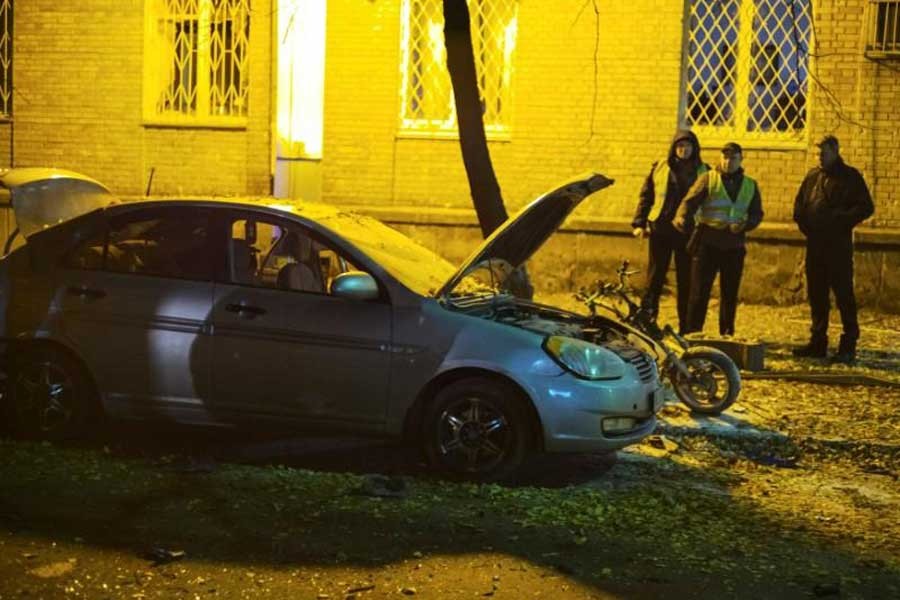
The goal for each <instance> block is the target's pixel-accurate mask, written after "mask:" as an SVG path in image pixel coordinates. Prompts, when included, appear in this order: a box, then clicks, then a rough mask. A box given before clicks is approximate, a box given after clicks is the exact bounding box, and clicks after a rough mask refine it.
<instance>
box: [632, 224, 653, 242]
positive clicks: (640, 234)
mask: <svg viewBox="0 0 900 600" xmlns="http://www.w3.org/2000/svg"><path fill="white" fill-rule="evenodd" d="M649 234H650V232H649V231H647V228H646V227H635V228H634V230H633V231H632V232H631V235H633V236H634V237H636V238H638V239H639V240H640V239H643V238H645V237H647V235H649Z"/></svg>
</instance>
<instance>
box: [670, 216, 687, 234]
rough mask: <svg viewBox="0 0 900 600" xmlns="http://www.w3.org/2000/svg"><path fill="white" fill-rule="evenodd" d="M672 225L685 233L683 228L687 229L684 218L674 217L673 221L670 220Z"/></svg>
mask: <svg viewBox="0 0 900 600" xmlns="http://www.w3.org/2000/svg"><path fill="white" fill-rule="evenodd" d="M672 227H674V228H675V229H677V230H678V231H680V232H681V233H685V230H686V229H687V223H686V222H685V220H684V219H675V220H674V221H672Z"/></svg>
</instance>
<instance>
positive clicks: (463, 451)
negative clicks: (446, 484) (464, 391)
mask: <svg viewBox="0 0 900 600" xmlns="http://www.w3.org/2000/svg"><path fill="white" fill-rule="evenodd" d="M511 445H512V430H511V428H510V426H509V421H508V419H507V417H506V415H505V414H504V413H503V411H502V410H501V409H500V408H499V407H498V406H496V405H495V404H494V403H493V402H491V401H489V400H485V399H484V398H481V397H478V396H464V397H462V398H459V399H458V400H456V401H454V402H453V403H451V404H450V406H448V407H447V409H446V410H444V412H442V413H441V416H440V419H439V421H438V451H439V452H440V453H441V456H443V457H444V460H445V461H447V462H448V463H450V464H452V465H454V466H456V467H457V468H460V469H461V470H463V471H466V472H469V473H483V472H487V471H490V470H491V469H493V468H494V467H496V466H497V465H498V464H500V463H502V462H503V460H505V459H506V457H507V456H508V455H509V452H510V448H511Z"/></svg>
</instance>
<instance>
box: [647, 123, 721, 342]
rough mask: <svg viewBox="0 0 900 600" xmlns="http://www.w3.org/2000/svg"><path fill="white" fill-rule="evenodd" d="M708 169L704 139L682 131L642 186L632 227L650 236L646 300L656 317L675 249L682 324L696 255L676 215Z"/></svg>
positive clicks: (679, 315)
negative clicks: (702, 155) (692, 256)
mask: <svg viewBox="0 0 900 600" xmlns="http://www.w3.org/2000/svg"><path fill="white" fill-rule="evenodd" d="M708 170H709V166H707V165H706V164H704V163H703V161H702V160H701V159H700V142H699V141H698V140H697V136H696V135H694V134H693V133H692V132H690V131H686V130H681V129H680V130H678V131H676V132H675V137H674V138H673V139H672V144H671V146H670V147H669V155H668V156H667V157H666V160H662V161H659V162H656V163H653V167H652V168H651V169H650V174H649V175H648V176H647V179H646V180H645V181H644V187H643V188H641V195H640V201H639V202H638V206H637V210H636V211H635V213H634V219H633V220H632V222H631V226H632V227H633V228H634V235H635V237H639V238H643V237H645V236H648V235H649V238H650V257H649V259H648V261H647V262H648V265H647V291H646V293H645V294H644V297H643V299H642V301H641V306H643V307H644V308H645V309H646V310H647V311H648V312H650V314H652V315H653V318H654V319H655V318H656V316H657V314H658V312H659V297H660V295H661V294H662V288H663V284H664V283H665V280H666V273H667V272H668V271H669V263H670V262H671V260H672V254H673V253H674V254H675V280H676V284H677V289H678V292H677V293H678V303H677V305H678V328H679V330H681V331H683V330H684V328H685V326H686V325H687V305H688V293H689V291H690V276H691V259H690V256H688V254H687V252H686V251H685V244H686V242H687V235H686V234H684V233H682V232H680V231H677V230H676V229H675V228H674V227H672V218H673V217H674V216H675V212H676V211H677V210H678V205H679V204H681V199H682V198H683V197H684V195H685V193H687V191H688V190H689V189H690V187H691V186H692V185H693V184H694V181H696V180H697V177H698V176H699V175H701V174H703V173H705V172H706V171H708Z"/></svg>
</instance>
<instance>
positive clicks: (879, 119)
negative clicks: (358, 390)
mask: <svg viewBox="0 0 900 600" xmlns="http://www.w3.org/2000/svg"><path fill="white" fill-rule="evenodd" d="M272 4H273V0H253V3H252V7H253V16H252V18H251V27H252V29H251V44H250V48H251V57H250V60H251V67H250V75H251V89H250V102H251V104H250V118H249V120H248V124H247V127H246V128H245V129H242V130H224V129H198V128H162V127H148V126H145V125H144V124H143V123H142V110H141V89H142V72H143V56H142V55H143V39H142V37H143V19H144V13H143V11H144V2H143V1H142V0H79V1H78V2H74V1H72V2H59V1H57V0H28V1H27V2H24V1H23V2H18V3H16V10H15V27H14V40H13V44H14V65H13V68H14V77H15V78H14V81H15V84H16V91H15V94H14V104H13V113H14V119H15V120H14V127H15V131H14V140H15V142H14V147H13V148H10V147H9V142H8V140H9V139H10V136H9V135H8V133H9V127H8V126H5V125H0V162H3V163H4V164H9V158H10V157H12V158H13V160H14V162H15V165H16V166H33V165H55V166H59V167H65V168H69V169H74V170H76V171H82V172H84V173H86V174H89V175H92V176H94V177H96V178H98V179H100V180H101V181H104V182H105V183H107V184H108V185H109V186H110V187H111V188H112V189H114V190H115V191H116V192H119V193H121V194H126V195H130V194H141V193H143V191H144V188H145V186H146V182H147V178H148V175H149V172H150V169H151V168H155V176H154V185H153V191H154V193H156V194H227V195H230V194H244V193H246V194H261V193H267V192H268V191H269V189H270V188H269V185H270V183H269V174H270V169H271V134H270V132H271V123H272V115H271V105H272V103H271V93H270V90H271V85H272V84H271V72H272V71H271V67H272V65H271V47H272V40H271V31H272V25H271V17H272V12H273V8H272ZM400 4H401V2H400V0H329V1H328V14H327V41H326V45H327V47H326V77H325V124H324V149H323V154H324V158H323V161H322V173H323V185H322V189H323V197H324V199H325V200H327V201H331V202H335V203H338V204H352V205H360V204H375V205H395V206H408V205H414V206H422V207H469V206H471V200H470V198H469V193H468V187H467V184H466V178H465V172H464V170H463V165H462V160H461V157H460V152H459V145H458V142H457V141H456V140H453V139H450V140H447V139H441V140H436V139H411V138H408V137H400V136H398V135H397V132H398V120H399V112H400V106H399V104H400V94H399V90H400ZM684 4H685V0H632V1H630V2H624V1H622V2H619V1H615V2H613V1H603V2H596V3H593V2H586V1H585V0H541V1H540V2H538V1H532V0H520V2H519V28H518V38H517V48H516V57H515V72H514V75H513V99H512V105H511V107H510V108H511V120H510V123H511V135H510V139H509V140H508V141H492V142H491V143H490V148H491V152H492V156H493V160H494V165H495V168H496V171H497V175H498V178H499V181H500V185H501V188H502V191H503V194H504V197H505V200H506V203H507V206H508V207H509V208H510V210H511V211H512V210H515V209H517V208H519V207H521V206H522V205H523V204H524V203H525V202H527V201H528V200H530V199H531V198H533V197H534V196H535V195H537V194H539V193H540V192H542V191H544V190H546V189H547V188H548V187H549V186H551V185H553V184H554V183H555V182H557V181H559V180H560V179H563V178H566V177H569V176H570V175H572V174H574V173H578V172H581V171H585V170H599V171H601V172H604V173H605V174H607V175H608V176H610V177H613V178H615V179H616V185H615V186H614V187H613V188H611V189H610V190H608V191H606V192H604V193H602V194H599V195H598V196H597V197H596V198H593V199H592V200H591V201H589V202H588V203H586V204H585V205H584V206H582V207H581V208H579V214H581V215H587V216H604V217H612V218H627V217H628V216H630V214H631V212H632V210H633V207H634V204H635V201H636V198H637V194H638V190H639V189H640V185H641V183H642V181H643V178H644V177H645V176H646V173H647V171H648V169H649V167H650V165H651V163H652V162H653V161H654V160H656V159H658V158H659V157H660V156H661V155H662V154H663V153H664V152H665V151H666V148H667V145H668V141H669V140H670V138H671V135H672V132H673V131H674V129H675V128H676V126H677V125H678V118H679V115H678V103H679V97H680V89H679V88H680V80H681V50H682V37H683V36H682V34H683V15H684ZM865 4H866V2H865V0H842V1H841V2H832V1H831V0H814V7H815V12H816V31H817V34H818V39H819V46H818V53H819V55H820V58H819V59H818V60H817V61H816V63H815V66H814V70H815V72H817V74H818V79H819V80H820V81H821V82H822V83H823V84H824V85H825V86H827V87H828V89H829V90H831V91H832V92H833V93H834V94H835V95H836V97H837V98H838V100H839V102H840V104H841V111H840V112H841V114H842V115H843V117H844V118H839V117H838V112H837V111H836V110H835V108H834V107H833V106H830V105H829V104H828V103H826V102H825V101H824V100H823V97H824V94H823V93H822V92H821V90H818V89H816V86H815V85H813V89H812V96H811V101H810V116H809V128H808V129H809V132H808V133H809V140H808V145H807V147H806V148H803V149H799V150H791V151H784V150H777V149H766V148H748V150H747V151H746V153H745V164H746V167H747V169H748V171H749V172H750V173H751V174H753V175H754V176H756V178H757V179H758V180H759V182H760V186H761V189H762V192H763V199H764V205H765V209H766V213H767V220H770V221H777V220H786V219H789V218H790V212H791V206H792V202H793V196H794V193H795V190H796V188H797V186H798V185H799V182H800V181H801V179H802V177H803V175H804V174H805V172H806V171H807V169H808V168H810V167H811V166H813V165H814V164H815V161H816V153H815V148H814V147H813V146H812V143H813V142H814V141H815V139H817V138H818V137H820V136H821V135H822V134H823V133H826V132H834V133H836V134H837V135H838V136H839V137H840V138H841V141H842V143H843V147H844V154H845V156H846V158H847V160H848V161H849V162H850V163H851V164H853V165H855V166H857V167H858V168H860V169H861V170H862V171H863V173H864V175H865V176H866V179H867V181H868V182H869V184H870V186H871V187H872V189H873V192H874V194H875V197H876V205H877V212H876V216H875V218H874V219H873V224H875V225H879V226H890V227H898V226H900V169H898V167H897V165H898V164H900V155H898V153H900V150H898V148H900V114H898V112H897V110H896V107H897V106H898V105H900V73H898V71H897V67H898V62H897V61H894V62H893V63H890V64H888V65H885V66H879V65H878V64H876V63H873V62H871V61H868V60H866V59H865V58H864V57H863V49H862V46H861V40H862V36H861V28H862V26H863V19H862V16H863V10H864V6H865ZM595 5H596V6H597V7H598V9H599V13H597V14H595V12H594V6H595ZM595 54H596V61H595ZM701 141H703V140H701ZM705 156H706V159H707V160H708V161H713V160H714V159H715V158H716V152H715V148H711V147H709V148H706V150H705Z"/></svg>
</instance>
